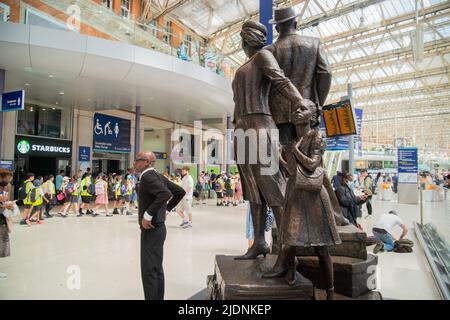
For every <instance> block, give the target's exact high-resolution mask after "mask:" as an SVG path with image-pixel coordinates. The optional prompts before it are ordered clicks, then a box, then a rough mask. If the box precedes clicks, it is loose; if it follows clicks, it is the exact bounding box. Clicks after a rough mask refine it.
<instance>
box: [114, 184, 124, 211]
mask: <svg viewBox="0 0 450 320" xmlns="http://www.w3.org/2000/svg"><path fill="white" fill-rule="evenodd" d="M121 189H122V177H121V176H116V179H115V183H114V210H113V214H119V210H120V204H121V200H122V195H121Z"/></svg>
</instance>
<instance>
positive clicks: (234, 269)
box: [207, 255, 314, 300]
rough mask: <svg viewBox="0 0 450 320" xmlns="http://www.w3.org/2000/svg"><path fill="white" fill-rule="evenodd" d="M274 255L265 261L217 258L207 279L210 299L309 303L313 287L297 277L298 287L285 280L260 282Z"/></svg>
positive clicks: (271, 264) (272, 262)
mask: <svg viewBox="0 0 450 320" xmlns="http://www.w3.org/2000/svg"><path fill="white" fill-rule="evenodd" d="M276 258H277V256H274V255H268V256H267V257H266V259H264V258H258V259H255V260H234V256H224V255H217V256H216V261H215V270H214V275H212V276H208V279H207V282H208V283H207V286H208V299H209V300H311V299H313V296H314V288H313V284H312V282H311V281H310V280H308V279H306V278H305V277H303V276H301V275H298V276H299V279H300V283H299V285H298V286H295V287H290V286H289V285H288V284H286V282H285V281H284V278H276V279H263V278H262V274H263V273H264V272H266V271H269V270H270V269H271V267H272V266H273V265H274V264H275V261H276Z"/></svg>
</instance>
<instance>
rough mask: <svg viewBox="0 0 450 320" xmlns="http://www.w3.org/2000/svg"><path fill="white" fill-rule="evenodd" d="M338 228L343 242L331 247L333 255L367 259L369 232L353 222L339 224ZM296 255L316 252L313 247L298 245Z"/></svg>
mask: <svg viewBox="0 0 450 320" xmlns="http://www.w3.org/2000/svg"><path fill="white" fill-rule="evenodd" d="M337 230H338V232H339V237H340V238H341V241H342V244H338V245H335V246H333V247H330V254H331V255H332V256H342V257H349V258H357V259H361V260H367V248H366V241H367V234H366V233H365V232H364V231H362V230H360V229H358V228H356V227H355V226H354V225H352V224H349V225H347V226H337ZM296 255H297V256H315V255H316V253H315V251H314V248H312V247H308V248H306V247H298V248H297V251H296Z"/></svg>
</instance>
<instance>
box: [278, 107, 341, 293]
mask: <svg viewBox="0 0 450 320" xmlns="http://www.w3.org/2000/svg"><path fill="white" fill-rule="evenodd" d="M319 114H320V111H317V108H316V106H315V104H314V103H313V102H311V103H310V104H309V105H306V106H302V107H300V108H298V109H297V110H296V111H294V114H293V116H294V119H295V123H296V130H297V136H298V139H297V141H295V142H294V143H292V145H291V146H290V147H289V149H290V150H285V152H283V153H282V154H281V155H280V162H281V163H282V165H284V166H285V167H286V169H287V170H288V172H289V175H290V177H289V179H288V182H287V186H286V198H285V206H284V217H283V223H282V225H281V243H282V244H283V246H286V248H285V249H286V259H287V261H286V264H287V266H288V272H287V274H286V276H285V280H286V281H287V283H288V284H289V285H292V286H293V285H296V284H297V282H298V278H297V273H296V256H295V251H296V247H298V246H301V247H314V249H315V251H316V253H317V255H318V258H319V264H320V269H321V273H322V276H323V278H324V279H325V281H326V285H327V287H326V289H327V299H333V298H334V279H333V263H332V261H331V257H330V253H329V247H330V246H334V245H336V244H340V243H341V240H340V238H339V234H338V231H337V229H336V222H335V218H334V214H335V213H334V210H333V205H332V203H331V200H330V195H329V193H328V191H327V189H326V188H325V186H324V177H325V171H324V169H323V167H322V156H323V153H324V151H325V146H326V140H325V137H324V136H323V134H322V132H321V131H320V130H319V128H318V119H319Z"/></svg>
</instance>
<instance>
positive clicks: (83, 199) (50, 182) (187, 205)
mask: <svg viewBox="0 0 450 320" xmlns="http://www.w3.org/2000/svg"><path fill="white" fill-rule="evenodd" d="M189 173H190V170H189V167H185V168H183V169H181V170H177V171H176V173H175V174H172V175H169V174H168V172H165V173H164V175H165V176H166V177H167V178H168V179H169V180H170V181H172V182H174V183H176V184H177V185H179V186H182V187H183V189H184V190H185V191H186V192H187V195H186V196H185V199H184V200H185V201H183V202H182V203H181V204H180V205H179V206H178V207H177V208H175V209H174V211H177V213H178V214H179V215H180V217H181V218H182V220H183V223H182V225H181V226H182V227H183V228H188V227H192V212H191V208H192V205H193V204H194V203H193V202H195V204H197V205H200V204H206V201H207V200H208V199H216V205H217V206H237V205H238V204H240V203H243V202H244V201H243V197H242V185H241V182H240V177H239V174H226V172H224V171H223V172H221V174H215V173H214V171H213V170H211V172H210V173H208V172H206V171H202V172H201V173H200V174H199V176H198V179H197V182H196V183H195V184H194V181H193V178H192V177H191V176H190V174H189ZM10 174H11V179H12V173H10ZM24 179H25V181H23V182H21V183H20V184H19V185H17V186H16V188H18V195H17V199H16V201H17V204H18V205H20V206H21V208H22V212H21V220H20V224H21V225H28V226H31V225H33V224H35V225H40V224H43V221H44V220H45V219H49V218H53V217H54V216H55V215H57V216H59V217H62V218H66V217H68V216H69V215H70V214H73V215H76V216H77V217H82V216H84V215H89V216H92V217H96V216H99V215H100V212H103V213H104V215H105V216H106V217H112V216H113V215H132V214H133V213H132V210H133V209H137V190H138V183H139V176H138V175H137V174H136V173H135V172H134V169H133V168H130V169H128V170H127V172H126V173H125V174H123V175H120V174H116V173H109V174H105V173H99V174H97V175H96V176H95V177H94V176H93V174H92V172H91V169H90V168H87V170H86V171H85V172H83V171H81V170H79V171H78V173H77V174H75V175H73V176H72V177H69V176H65V175H64V170H61V171H60V172H59V174H57V175H56V176H54V175H48V176H45V177H42V176H36V175H35V174H34V173H32V172H29V173H27V174H26V176H25V177H24ZM8 188H9V191H8V192H9V195H11V183H9V187H8ZM9 197H10V196H9ZM111 209H112V210H111Z"/></svg>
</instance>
